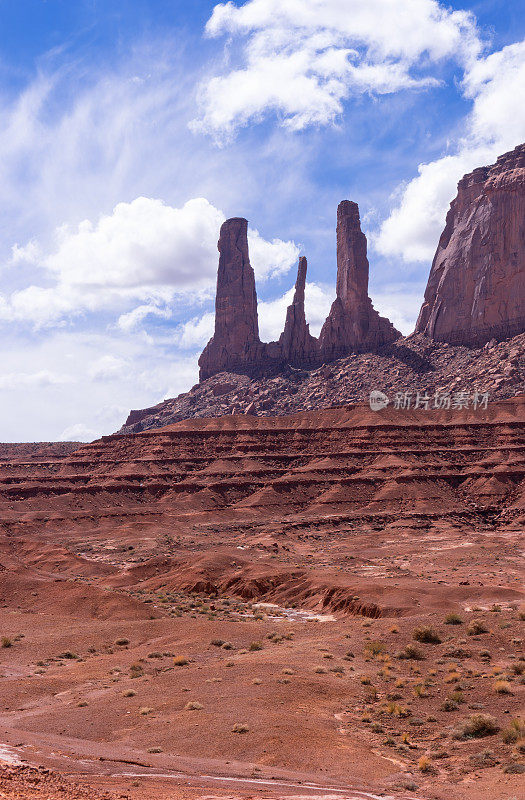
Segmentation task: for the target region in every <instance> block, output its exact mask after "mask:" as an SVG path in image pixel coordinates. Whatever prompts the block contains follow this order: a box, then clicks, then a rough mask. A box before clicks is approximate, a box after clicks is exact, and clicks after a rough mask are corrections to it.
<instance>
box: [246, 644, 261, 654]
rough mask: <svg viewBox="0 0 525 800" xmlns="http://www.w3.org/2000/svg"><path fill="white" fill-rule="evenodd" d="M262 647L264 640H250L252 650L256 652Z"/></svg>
mask: <svg viewBox="0 0 525 800" xmlns="http://www.w3.org/2000/svg"><path fill="white" fill-rule="evenodd" d="M262 649H263V643H262V642H250V647H249V650H250V652H252V653H256V652H257V651H258V650H262Z"/></svg>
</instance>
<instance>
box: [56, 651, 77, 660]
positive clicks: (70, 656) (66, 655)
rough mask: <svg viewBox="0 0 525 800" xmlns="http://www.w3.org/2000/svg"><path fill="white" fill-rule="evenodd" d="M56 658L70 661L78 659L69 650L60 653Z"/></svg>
mask: <svg viewBox="0 0 525 800" xmlns="http://www.w3.org/2000/svg"><path fill="white" fill-rule="evenodd" d="M58 657H59V658H65V659H69V660H70V661H73V659H75V658H78V656H77V655H76V653H73V652H72V651H71V650H66V651H65V652H64V653H60V655H59V656H58Z"/></svg>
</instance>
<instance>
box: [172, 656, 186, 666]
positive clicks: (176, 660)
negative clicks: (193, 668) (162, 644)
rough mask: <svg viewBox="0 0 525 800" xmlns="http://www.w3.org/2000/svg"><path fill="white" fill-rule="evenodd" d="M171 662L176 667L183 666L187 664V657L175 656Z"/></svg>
mask: <svg viewBox="0 0 525 800" xmlns="http://www.w3.org/2000/svg"><path fill="white" fill-rule="evenodd" d="M173 663H174V665H175V666H176V667H185V666H186V664H188V659H187V658H185V657H184V656H175V658H174V659H173Z"/></svg>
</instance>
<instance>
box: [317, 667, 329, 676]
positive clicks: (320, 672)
mask: <svg viewBox="0 0 525 800" xmlns="http://www.w3.org/2000/svg"><path fill="white" fill-rule="evenodd" d="M314 672H315V673H316V675H326V674H327V673H328V670H327V669H326V667H315V669H314Z"/></svg>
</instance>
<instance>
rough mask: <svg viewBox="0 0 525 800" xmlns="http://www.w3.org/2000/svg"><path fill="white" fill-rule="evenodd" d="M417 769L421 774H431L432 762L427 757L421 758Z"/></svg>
mask: <svg viewBox="0 0 525 800" xmlns="http://www.w3.org/2000/svg"><path fill="white" fill-rule="evenodd" d="M417 768H418V770H419V771H420V772H431V771H432V761H431V760H430V759H429V758H427V756H421V758H420V759H419V761H418V762H417Z"/></svg>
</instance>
